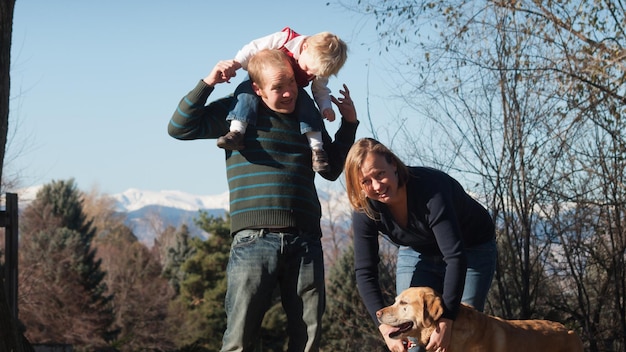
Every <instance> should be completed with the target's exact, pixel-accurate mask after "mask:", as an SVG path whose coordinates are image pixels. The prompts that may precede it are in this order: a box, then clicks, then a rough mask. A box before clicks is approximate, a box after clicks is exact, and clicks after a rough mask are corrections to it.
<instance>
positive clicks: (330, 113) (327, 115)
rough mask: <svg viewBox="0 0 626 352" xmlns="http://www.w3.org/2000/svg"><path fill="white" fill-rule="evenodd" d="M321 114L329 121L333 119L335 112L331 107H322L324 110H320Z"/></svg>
mask: <svg viewBox="0 0 626 352" xmlns="http://www.w3.org/2000/svg"><path fill="white" fill-rule="evenodd" d="M322 116H324V118H325V119H326V120H328V121H330V122H333V121H335V112H334V111H333V109H324V111H322Z"/></svg>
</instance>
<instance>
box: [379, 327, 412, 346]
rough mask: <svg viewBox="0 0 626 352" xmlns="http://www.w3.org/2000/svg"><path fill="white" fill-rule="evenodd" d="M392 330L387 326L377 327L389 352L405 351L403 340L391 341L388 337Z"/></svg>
mask: <svg viewBox="0 0 626 352" xmlns="http://www.w3.org/2000/svg"><path fill="white" fill-rule="evenodd" d="M393 329H394V328H393V327H392V326H391V325H387V324H380V325H379V326H378V330H379V331H380V333H381V334H383V338H384V339H385V343H386V344H387V348H389V350H390V351H391V352H404V351H407V348H406V345H405V342H408V341H405V340H401V339H392V338H391V337H389V333H390V332H391V331H392V330H393Z"/></svg>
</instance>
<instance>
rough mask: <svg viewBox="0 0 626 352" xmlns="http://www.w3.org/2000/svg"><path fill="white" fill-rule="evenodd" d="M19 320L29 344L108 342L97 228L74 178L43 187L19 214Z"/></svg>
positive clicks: (87, 345) (108, 312)
mask: <svg viewBox="0 0 626 352" xmlns="http://www.w3.org/2000/svg"><path fill="white" fill-rule="evenodd" d="M20 224H21V230H20V233H21V240H22V248H21V253H20V261H21V263H20V266H19V267H20V269H21V273H20V277H21V278H23V279H22V282H21V283H20V285H21V286H20V287H21V288H20V291H21V292H22V295H21V297H20V300H21V302H20V307H21V310H20V316H21V318H22V321H23V323H24V325H25V326H26V336H28V337H29V339H30V340H31V341H33V342H40V343H41V342H46V343H51V342H54V343H69V344H73V345H74V346H75V348H90V349H91V348H98V347H103V346H106V345H107V341H108V340H110V339H111V338H112V331H111V330H110V329H111V325H112V322H113V312H112V309H111V305H110V301H111V296H108V295H107V294H106V285H105V284H104V282H103V279H104V275H105V272H104V271H103V270H102V269H101V267H100V266H101V261H100V260H98V259H96V251H95V249H93V248H92V240H93V238H94V235H95V233H96V230H95V229H94V228H92V226H91V222H90V221H87V219H86V216H85V214H84V212H83V209H82V200H81V193H80V192H79V191H78V190H77V188H76V185H75V183H74V180H69V181H52V182H51V183H50V184H47V185H45V186H44V187H43V188H42V189H41V190H40V191H39V192H38V193H37V196H36V199H35V200H34V201H33V202H32V203H31V204H30V205H29V206H28V207H27V208H26V209H25V210H24V213H23V214H22V216H21V221H20Z"/></svg>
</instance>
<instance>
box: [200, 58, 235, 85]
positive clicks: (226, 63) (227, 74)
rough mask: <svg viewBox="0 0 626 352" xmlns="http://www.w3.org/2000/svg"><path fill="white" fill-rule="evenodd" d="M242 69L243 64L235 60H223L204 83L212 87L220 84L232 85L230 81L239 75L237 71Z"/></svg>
mask: <svg viewBox="0 0 626 352" xmlns="http://www.w3.org/2000/svg"><path fill="white" fill-rule="evenodd" d="M240 67H241V64H240V63H238V62H237V61H235V60H222V61H220V62H218V63H217V64H216V65H215V67H213V70H212V71H211V73H209V75H208V76H206V77H205V78H204V79H203V81H204V83H206V84H208V85H210V86H211V87H214V86H215V85H216V84H218V83H224V82H229V83H230V79H231V78H232V77H235V76H236V75H237V73H236V72H235V71H237V69H239V68H240Z"/></svg>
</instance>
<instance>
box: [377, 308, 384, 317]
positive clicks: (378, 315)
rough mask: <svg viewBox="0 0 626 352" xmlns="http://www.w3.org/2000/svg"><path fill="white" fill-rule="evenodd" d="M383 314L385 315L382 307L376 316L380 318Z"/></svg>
mask: <svg viewBox="0 0 626 352" xmlns="http://www.w3.org/2000/svg"><path fill="white" fill-rule="evenodd" d="M382 315H383V310H382V309H381V310H378V311H376V317H377V318H380V317H381V316H382Z"/></svg>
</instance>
